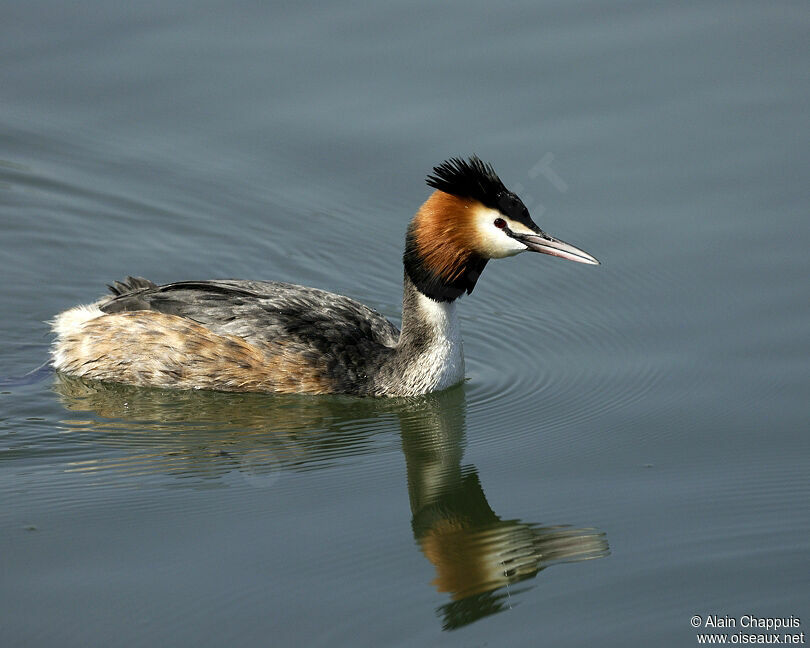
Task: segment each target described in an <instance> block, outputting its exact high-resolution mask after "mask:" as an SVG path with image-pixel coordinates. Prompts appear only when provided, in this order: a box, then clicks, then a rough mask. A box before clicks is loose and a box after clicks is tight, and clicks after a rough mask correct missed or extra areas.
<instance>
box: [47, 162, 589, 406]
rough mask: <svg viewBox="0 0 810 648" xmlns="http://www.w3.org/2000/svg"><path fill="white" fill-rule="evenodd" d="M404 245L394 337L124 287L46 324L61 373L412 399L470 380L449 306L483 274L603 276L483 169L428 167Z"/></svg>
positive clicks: (291, 313)
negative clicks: (562, 263)
mask: <svg viewBox="0 0 810 648" xmlns="http://www.w3.org/2000/svg"><path fill="white" fill-rule="evenodd" d="M427 184H428V185H429V186H431V187H433V188H434V189H436V191H434V192H433V194H432V195H431V196H430V197H429V198H428V199H427V201H426V202H425V203H424V204H423V205H422V206H421V207H420V208H419V211H417V212H416V215H415V216H414V218H413V220H412V221H411V223H410V225H409V227H408V232H407V235H406V237H405V254H404V256H403V262H404V265H405V279H404V288H403V293H404V294H403V299H402V331H397V329H396V327H395V326H394V325H393V324H391V322H389V321H388V320H387V319H385V318H384V317H383V316H382V315H380V314H379V313H378V312H376V311H374V310H372V309H371V308H368V307H367V306H364V305H363V304H361V303H359V302H356V301H354V300H353V299H349V298H348V297H344V296H342V295H336V294H333V293H329V292H326V291H323V290H318V289H316V288H306V287H304V286H296V285H293V284H287V283H279V282H275V281H243V280H235V279H224V280H214V281H179V282H177V283H170V284H165V285H163V286H158V285H156V284H154V283H152V282H151V281H148V280H146V279H141V278H133V277H129V278H128V279H127V280H126V281H124V282H115V284H114V285H113V286H110V290H111V292H112V295H111V296H107V297H104V298H102V299H101V300H99V301H97V302H95V303H93V304H90V305H88V306H76V307H74V308H72V309H70V310H67V311H65V312H63V313H61V314H59V315H58V316H57V317H56V319H55V320H54V322H53V330H54V332H55V333H56V335H57V337H56V340H55V341H54V344H53V347H52V350H51V353H52V356H53V366H54V368H55V369H57V370H58V371H62V372H65V373H67V374H70V375H73V376H80V377H84V378H90V379H95V380H102V381H112V382H119V383H128V384H133V385H149V386H155V387H173V388H177V389H212V390H219V391H251V392H283V393H310V394H354V395H358V396H415V395H418V394H426V393H428V392H433V391H438V390H440V389H445V388H446V387H450V386H451V385H455V384H456V383H459V382H461V381H462V380H463V379H464V355H463V352H462V345H461V331H460V329H459V324H458V315H457V313H456V300H457V299H458V298H459V297H461V296H462V295H463V294H464V293H465V292H466V293H468V294H469V293H471V292H472V290H473V288H474V287H475V282H476V281H478V277H479V276H481V272H482V271H483V270H484V266H486V264H487V261H489V260H490V259H500V258H503V257H508V256H513V255H515V254H519V253H520V252H525V251H526V250H530V251H532V252H542V253H544V254H550V255H552V256H557V257H561V258H563V259H569V260H571V261H579V262H580V263H590V264H595V265H598V264H599V261H597V260H596V259H595V258H594V257H592V256H591V255H590V254H588V253H586V252H583V251H582V250H579V249H577V248H575V247H574V246H572V245H569V244H568V243H564V242H563V241H560V240H559V239H555V238H553V237H552V236H549V235H548V234H546V233H545V232H543V231H542V230H541V229H540V228H539V227H538V226H537V225H536V224H535V223H534V221H532V219H531V217H530V216H529V211H528V209H526V206H525V205H524V204H523V202H522V201H521V200H520V198H518V197H517V196H516V195H515V194H514V193H512V192H511V191H509V190H508V189H507V188H506V187H505V186H504V185H503V183H502V182H501V180H500V178H499V177H498V176H497V175H496V173H495V171H494V169H493V168H492V166H491V165H489V164H484V163H483V162H482V161H481V160H480V159H479V158H478V157H476V156H473V157H471V158H470V159H469V160H463V159H460V158H452V159H450V160H447V161H445V162H443V163H442V164H440V165H439V166H437V167H434V169H433V173H432V174H431V175H429V176H428V178H427Z"/></svg>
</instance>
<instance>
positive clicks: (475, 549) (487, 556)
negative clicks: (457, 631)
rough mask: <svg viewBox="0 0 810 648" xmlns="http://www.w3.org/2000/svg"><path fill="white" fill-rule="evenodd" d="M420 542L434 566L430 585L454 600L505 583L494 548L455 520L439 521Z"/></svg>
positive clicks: (501, 567)
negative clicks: (434, 569)
mask: <svg viewBox="0 0 810 648" xmlns="http://www.w3.org/2000/svg"><path fill="white" fill-rule="evenodd" d="M419 542H420V544H421V546H422V551H423V553H424V554H425V557H426V558H427V559H428V560H429V561H430V562H431V563H433V566H434V567H435V568H436V578H435V579H433V581H432V584H433V585H434V586H435V587H436V589H437V590H438V591H440V592H447V593H449V594H451V596H452V598H453V600H454V601H458V600H460V599H463V598H466V597H467V596H471V595H472V594H478V593H479V592H486V591H489V590H492V589H495V588H496V587H499V586H501V585H504V584H505V583H506V579H505V577H504V571H503V566H502V565H501V564H500V563H499V560H498V554H497V551H492V549H493V547H492V546H487V545H488V543H486V542H482V538H481V536H480V535H479V534H478V533H476V532H475V531H474V530H472V529H466V528H464V525H463V524H459V523H458V522H457V521H454V520H452V519H449V518H448V519H446V520H441V521H440V522H439V523H437V524H435V525H434V526H433V528H431V529H430V531H428V532H427V533H426V534H425V535H424V536H423V537H421V538H420V539H419ZM497 548H498V547H497V545H496V546H495V547H494V549H496V550H497Z"/></svg>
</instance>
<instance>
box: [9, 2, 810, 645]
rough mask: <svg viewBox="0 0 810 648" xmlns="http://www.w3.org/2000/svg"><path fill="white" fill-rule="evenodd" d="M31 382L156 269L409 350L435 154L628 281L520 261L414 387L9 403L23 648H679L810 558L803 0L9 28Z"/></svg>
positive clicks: (16, 633)
mask: <svg viewBox="0 0 810 648" xmlns="http://www.w3.org/2000/svg"><path fill="white" fill-rule="evenodd" d="M6 5H7V6H6V7H5V8H4V12H3V15H4V19H3V21H0V57H2V61H3V63H4V65H2V66H0V97H1V98H2V106H3V109H2V111H0V224H1V225H2V234H0V267H2V268H3V274H2V276H3V281H2V283H0V311H1V312H2V313H3V319H2V321H0V339H2V341H3V344H2V351H0V374H2V377H13V376H21V375H23V374H25V373H26V372H28V371H29V370H32V369H34V368H35V367H37V366H39V365H40V364H41V363H42V362H43V361H45V360H46V358H47V348H48V344H49V339H50V338H49V335H48V332H47V331H48V328H47V325H46V324H45V321H46V320H48V319H50V318H52V317H53V315H54V314H56V313H58V312H59V311H61V310H63V309H65V308H68V307H70V306H72V305H74V304H77V303H82V302H88V301H90V300H92V299H94V298H95V297H96V296H97V295H99V294H101V293H102V292H104V290H105V284H106V283H110V282H112V281H114V280H116V279H121V278H123V277H124V276H126V275H143V276H147V277H148V278H150V279H152V280H153V281H156V282H168V281H173V280H183V279H205V278H222V277H238V278H258V279H275V280H280V281H291V282H295V283H302V284H306V285H313V286H317V287H321V288H325V289H328V290H333V291H335V292H339V293H343V294H348V295H350V296H352V297H355V298H357V299H360V300H361V301H363V302H365V303H367V304H369V305H370V306H372V307H374V308H376V309H378V310H379V311H381V312H382V313H384V314H385V315H386V316H388V317H390V318H391V319H392V321H394V322H398V317H399V309H400V299H401V292H400V290H401V285H400V282H401V273H402V270H401V260H400V259H401V251H402V245H403V238H404V232H405V227H406V224H407V222H408V219H409V218H410V217H411V215H412V214H413V212H414V211H415V209H416V208H417V207H418V206H419V204H421V202H422V201H423V200H424V199H425V198H426V197H427V195H428V188H427V187H426V186H425V185H424V183H423V181H422V180H423V178H424V176H425V174H426V173H427V172H428V171H429V170H430V168H431V167H432V166H433V165H434V164H437V163H439V162H440V161H442V160H443V159H445V158H447V157H449V156H453V155H468V154H471V153H473V152H475V153H478V154H479V155H480V156H481V157H482V158H484V159H486V160H488V161H491V162H492V163H493V164H494V165H495V166H496V168H497V169H498V171H499V173H500V175H501V176H502V178H503V179H504V181H505V182H506V183H507V185H508V186H510V187H512V188H514V189H516V190H517V191H518V193H520V194H521V195H522V196H523V198H524V201H525V202H526V204H527V205H528V206H529V209H530V211H531V212H532V215H533V217H534V219H535V221H536V222H538V223H539V224H540V225H541V227H543V228H544V229H546V230H547V231H549V232H551V233H552V234H555V235H558V236H559V237H561V238H563V239H564V240H568V241H570V242H572V243H574V244H576V245H580V246H581V247H583V248H584V249H586V250H588V251H589V252H591V253H592V254H594V255H595V256H596V257H598V258H599V259H601V260H602V262H603V265H602V266H600V267H598V268H596V267H586V266H582V265H579V264H573V263H567V262H564V261H561V260H558V259H552V258H550V257H545V256H542V257H541V256H540V255H532V256H528V255H522V256H519V257H517V258H514V259H508V260H505V261H498V262H493V263H490V264H489V265H488V267H487V269H486V272H485V273H484V275H483V277H482V278H481V280H480V281H479V283H478V285H477V287H476V290H475V292H474V293H473V294H472V295H471V296H469V297H465V298H464V299H463V300H462V301H461V304H460V312H461V318H462V327H463V330H464V340H465V354H466V357H467V378H468V379H467V381H466V382H465V383H464V384H463V385H461V386H459V387H456V388H453V389H451V390H448V391H447V392H443V393H441V394H436V395H432V396H428V397H424V398H419V399H393V400H384V401H377V400H358V399H352V398H344V397H317V398H313V397H306V396H302V397H299V396H295V397H293V396H284V397H274V396H266V395H251V394H230V395H229V394H215V393H198V392H195V393H182V392H171V391H169V392H166V391H161V390H149V389H135V388H130V387H122V386H111V385H104V384H98V383H90V382H84V381H77V380H71V379H65V378H60V377H56V376H53V375H52V374H48V373H45V374H44V375H43V374H38V375H37V376H36V379H33V380H28V381H23V382H24V383H25V384H23V383H22V382H20V381H16V382H13V381H12V382H7V383H6V384H5V385H3V386H2V387H0V493H2V498H3V503H4V506H2V507H0V564H1V565H2V578H1V579H0V643H2V644H3V645H9V646H17V645H20V646H22V645H30V646H52V645H59V646H74V645H75V646H86V645H97V644H103V645H110V646H114V645H122V646H141V645H143V646H146V645H156V644H157V645H163V644H166V643H167V642H168V643H171V644H172V645H211V646H214V645H224V644H237V645H243V644H248V643H256V644H260V645H312V646H318V645H350V646H358V645H363V646H365V645H374V646H378V645H394V644H396V645H459V646H471V645H504V646H512V645H521V644H525V645H536V644H539V643H548V644H549V645H560V646H565V645H571V646H581V645H591V644H595V643H598V644H599V645H608V646H610V645H617V646H618V645H622V646H624V645H628V644H631V645H636V644H638V645H661V646H683V645H693V644H694V643H695V630H694V629H693V628H692V627H691V626H690V623H689V619H690V617H691V616H692V615H694V614H701V615H706V614H719V615H723V614H727V615H731V616H739V615H741V614H744V613H749V614H757V615H760V616H783V617H786V616H790V615H791V614H792V615H794V616H798V617H801V618H802V620H803V624H804V625H803V626H802V629H803V630H805V631H806V630H807V626H806V623H807V619H810V609H808V606H807V587H808V577H807V574H808V573H810V569H808V567H810V561H809V560H808V552H807V537H808V533H809V532H810V505H808V501H810V498H809V497H808V496H810V482H809V481H808V476H807V475H808V463H807V457H808V451H810V439H808V435H807V430H808V423H809V422H810V398H809V397H808V395H810V370H809V369H810V367H808V356H809V355H810V284H809V283H808V277H810V260H809V259H810V256H809V255H808V254H807V250H808V248H810V229H809V228H808V227H807V223H806V214H807V205H808V202H809V201H808V199H810V193H809V192H808V187H810V165H809V164H810V161H809V160H808V156H807V152H808V150H810V148H809V147H808V145H810V137H809V136H808V133H810V130H809V129H808V123H807V115H808V114H810V100H809V99H810V79H808V75H807V70H808V68H809V67H810V50H809V49H808V46H807V41H808V39H807V34H808V28H809V27H810V13H808V12H807V10H806V7H805V5H804V4H803V3H778V4H762V3H756V2H743V3H735V5H734V7H733V8H731V7H730V6H729V5H728V4H727V3H722V2H702V3H691V4H690V3H687V4H684V5H679V6H677V7H676V6H654V5H649V6H648V5H644V4H638V3H632V2H623V3H618V4H617V3H600V2H582V3H563V2H540V3H538V2H517V3H511V4H509V5H503V6H498V7H495V6H493V5H491V3H476V2H473V3H469V2H467V3H463V4H460V3H449V4H448V3H444V4H442V5H440V6H438V5H434V4H427V3H416V4H414V3H405V2H398V1H394V2H388V3H384V4H381V5H378V6H376V8H374V9H371V8H370V7H369V6H368V5H367V4H365V3H359V2H339V3H331V4H328V5H323V6H320V5H318V4H300V3H299V4H297V5H292V4H287V5H280V4H278V3H276V4H274V5H272V6H270V5H268V6H262V5H258V4H255V3H248V2H237V3H233V2H231V3H222V2H217V1H212V2H206V3H202V4H199V3H185V2H170V3H165V2H163V3H149V2H143V3H137V4H135V5H125V4H123V3H101V2H96V3H90V4H85V5H83V6H82V9H81V10H80V9H78V8H75V7H73V8H71V7H68V6H67V5H63V4H59V3H55V2H53V1H52V0H41V1H35V2H29V3H6Z"/></svg>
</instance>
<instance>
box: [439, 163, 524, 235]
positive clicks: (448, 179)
mask: <svg viewBox="0 0 810 648" xmlns="http://www.w3.org/2000/svg"><path fill="white" fill-rule="evenodd" d="M427 183H428V185H429V186H431V187H433V188H434V189H438V190H439V191H444V192H445V193H449V194H452V195H453V196H458V197H459V198H472V199H473V200H477V201H478V202H480V203H482V204H483V205H484V206H485V207H489V208H491V209H497V210H499V211H500V212H501V213H503V214H505V215H507V216H509V217H510V218H513V219H515V220H516V221H519V222H521V223H524V224H525V225H527V226H528V227H531V228H532V229H534V228H536V227H537V226H536V225H535V224H534V223H533V222H532V219H531V217H530V216H529V210H528V209H526V206H525V205H524V204H523V201H522V200H521V199H520V198H518V197H517V195H515V194H514V193H512V192H511V191H509V190H508V189H507V188H506V187H505V186H504V184H503V182H501V179H500V178H499V177H498V174H497V173H495V169H493V168H492V165H491V164H486V163H485V162H482V161H481V158H479V157H478V156H477V155H473V156H472V157H471V158H470V159H469V160H463V159H461V158H450V159H449V160H445V161H444V162H442V163H441V164H440V165H439V166H437V167H433V173H432V174H431V175H429V176H428V177H427Z"/></svg>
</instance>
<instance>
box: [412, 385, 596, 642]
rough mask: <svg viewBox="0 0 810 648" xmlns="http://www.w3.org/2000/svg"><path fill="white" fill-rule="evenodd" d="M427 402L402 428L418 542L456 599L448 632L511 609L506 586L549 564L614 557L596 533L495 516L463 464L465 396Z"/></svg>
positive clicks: (451, 394) (440, 585)
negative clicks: (419, 412)
mask: <svg viewBox="0 0 810 648" xmlns="http://www.w3.org/2000/svg"><path fill="white" fill-rule="evenodd" d="M430 398H433V399H434V402H433V403H432V404H428V403H427V400H428V399H430ZM423 404H424V406H425V407H421V406H419V407H417V410H421V415H416V416H400V422H401V427H402V442H403V449H404V452H405V460H406V462H407V467H408V494H409V495H410V502H411V512H412V514H413V517H412V527H413V533H414V537H415V538H416V541H417V542H418V543H419V547H420V548H421V550H422V553H424V555H425V556H426V557H427V559H428V560H430V562H431V563H433V566H434V567H435V569H436V578H435V579H434V580H433V585H434V586H435V587H436V589H438V590H439V591H440V592H445V593H447V594H449V595H450V598H451V602H449V603H447V604H445V605H443V606H441V607H440V608H439V610H438V613H439V615H440V616H441V618H442V620H443V626H444V629H445V630H452V629H455V628H459V627H461V626H464V625H466V624H468V623H471V622H473V621H476V620H477V619H480V618H482V617H484V616H487V615H490V614H495V613H497V612H501V611H503V610H504V609H508V608H509V606H510V598H511V596H513V595H515V594H516V593H518V592H516V591H514V590H511V591H510V589H509V586H511V585H513V584H515V583H518V582H520V581H525V580H527V579H530V578H533V577H534V576H536V575H537V573H538V572H540V571H541V570H543V569H545V568H546V567H548V566H549V565H552V564H557V563H562V562H577V561H581V560H589V559H593V558H601V557H603V556H606V555H607V554H608V553H609V549H608V544H607V540H606V538H605V534H604V533H602V532H600V531H597V530H595V529H587V528H586V529H576V528H572V527H570V526H566V525H555V526H541V525H538V524H532V523H527V522H521V521H520V520H503V519H501V518H500V517H499V516H498V515H496V513H495V512H494V511H493V510H492V508H491V507H490V505H489V503H488V502H487V498H486V495H485V494H484V491H483V488H482V487H481V482H480V481H479V479H478V473H477V471H476V469H475V468H474V467H473V466H462V463H461V459H462V455H463V437H464V429H465V424H464V419H465V411H466V408H465V404H464V390H463V389H462V388H458V389H453V390H449V391H447V392H444V393H443V394H434V395H432V396H429V397H425V399H424V401H423Z"/></svg>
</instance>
